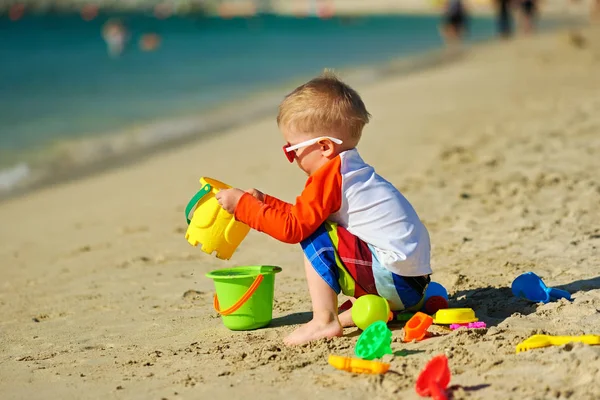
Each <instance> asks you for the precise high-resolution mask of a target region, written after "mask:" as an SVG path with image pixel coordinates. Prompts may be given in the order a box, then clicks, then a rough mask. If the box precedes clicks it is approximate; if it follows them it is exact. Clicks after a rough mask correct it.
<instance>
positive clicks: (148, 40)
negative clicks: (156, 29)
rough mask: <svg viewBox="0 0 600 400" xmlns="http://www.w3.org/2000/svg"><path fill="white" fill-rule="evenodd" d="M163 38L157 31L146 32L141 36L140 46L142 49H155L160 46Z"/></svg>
mask: <svg viewBox="0 0 600 400" xmlns="http://www.w3.org/2000/svg"><path fill="white" fill-rule="evenodd" d="M160 42H161V38H160V36H159V35H158V34H157V33H145V34H143V35H142V37H141V38H140V42H139V47H140V49H141V50H142V51H154V50H156V49H158V47H159V46H160Z"/></svg>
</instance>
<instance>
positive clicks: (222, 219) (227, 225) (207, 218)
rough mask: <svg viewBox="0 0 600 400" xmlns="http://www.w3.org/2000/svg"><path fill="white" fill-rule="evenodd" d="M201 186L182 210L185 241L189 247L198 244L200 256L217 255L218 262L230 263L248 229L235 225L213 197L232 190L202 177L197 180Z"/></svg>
mask: <svg viewBox="0 0 600 400" xmlns="http://www.w3.org/2000/svg"><path fill="white" fill-rule="evenodd" d="M200 184H201V185H202V188H201V189H200V190H199V191H198V193H196V194H195V195H194V197H192V199H191V200H190V201H189V203H188V205H187V207H186V208H185V219H186V221H187V223H188V229H187V232H186V233H185V238H186V239H187V241H188V242H189V243H190V244H191V245H192V246H197V245H198V244H201V245H202V247H201V249H202V251H203V252H205V253H208V254H212V253H213V252H215V251H216V252H217V258H220V259H222V260H229V259H230V258H231V256H232V255H233V252H234V251H235V249H236V248H237V247H238V246H239V245H240V243H242V240H244V238H245V237H246V235H247V234H248V232H249V231H250V227H249V226H248V225H246V224H243V223H241V222H239V221H236V220H235V218H234V217H233V215H231V214H229V213H228V212H227V211H225V210H224V209H223V208H222V207H221V206H220V205H219V202H218V201H217V199H216V197H215V195H216V194H217V193H218V192H219V190H224V189H230V188H231V186H229V185H226V184H224V183H223V182H219V181H217V180H216V179H210V178H205V177H202V178H200ZM190 215H192V217H191V219H190Z"/></svg>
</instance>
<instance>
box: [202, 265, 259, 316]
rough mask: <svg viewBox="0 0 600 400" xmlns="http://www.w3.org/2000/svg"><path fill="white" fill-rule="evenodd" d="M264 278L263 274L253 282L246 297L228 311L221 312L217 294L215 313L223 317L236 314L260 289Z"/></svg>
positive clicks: (214, 304)
mask: <svg viewBox="0 0 600 400" xmlns="http://www.w3.org/2000/svg"><path fill="white" fill-rule="evenodd" d="M263 279H264V276H263V275H262V274H259V275H258V276H257V277H256V279H255V280H254V282H252V285H250V287H249V288H248V290H247V291H246V293H244V295H243V296H242V297H241V298H240V299H239V300H238V301H237V302H236V303H235V304H234V305H232V306H231V307H229V308H228V309H226V310H220V308H221V307H220V306H219V299H218V297H217V294H216V293H215V295H214V297H213V307H214V308H215V311H216V312H218V313H219V314H221V315H230V314H233V313H234V312H236V311H237V310H238V309H239V308H240V307H241V306H243V305H244V303H245V302H247V301H248V299H250V297H252V295H253V294H254V292H256V290H257V289H258V287H259V286H260V283H261V282H262V281H263Z"/></svg>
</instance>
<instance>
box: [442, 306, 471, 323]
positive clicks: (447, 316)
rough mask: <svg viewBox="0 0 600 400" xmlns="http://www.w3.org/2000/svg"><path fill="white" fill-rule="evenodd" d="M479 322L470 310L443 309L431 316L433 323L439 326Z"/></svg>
mask: <svg viewBox="0 0 600 400" xmlns="http://www.w3.org/2000/svg"><path fill="white" fill-rule="evenodd" d="M476 321H479V319H478V318H477V317H475V311H473V309H472V308H445V309H442V310H438V311H437V312H436V313H435V314H433V323H434V324H441V325H451V324H468V323H469V322H476Z"/></svg>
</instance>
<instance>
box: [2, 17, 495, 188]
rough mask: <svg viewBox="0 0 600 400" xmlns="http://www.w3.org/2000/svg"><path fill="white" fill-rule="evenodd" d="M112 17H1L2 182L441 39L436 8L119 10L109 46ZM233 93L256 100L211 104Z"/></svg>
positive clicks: (43, 172) (476, 27)
mask: <svg viewBox="0 0 600 400" xmlns="http://www.w3.org/2000/svg"><path fill="white" fill-rule="evenodd" d="M114 17H116V16H115V15H100V16H99V17H98V18H96V19H95V20H93V21H90V22H86V21H84V20H82V19H81V18H80V17H79V15H62V16H59V15H45V16H26V17H25V18H23V19H22V20H19V21H16V22H12V21H9V20H8V19H7V18H0V60H2V61H1V62H0V192H1V191H3V190H4V191H7V190H10V189H11V188H13V187H15V186H22V185H25V184H27V183H32V182H36V181H39V180H42V179H46V178H49V177H51V175H52V174H54V173H60V172H61V171H66V170H68V169H71V168H73V166H74V165H76V166H81V165H84V164H86V163H91V162H98V161H100V160H102V159H103V158H106V157H112V156H115V155H121V156H123V155H125V156H126V154H127V152H128V151H132V150H135V149H138V148H139V147H143V146H151V145H156V144H157V143H163V142H167V141H169V140H171V139H173V140H174V139H180V138H181V137H184V136H189V135H198V134H201V133H202V132H206V131H208V130H211V129H215V127H219V126H226V125H227V124H229V123H232V122H235V121H237V122H241V121H242V120H243V119H245V118H249V117H251V116H252V115H254V114H256V112H258V110H259V109H263V111H264V109H265V108H269V107H271V108H272V107H273V106H274V105H275V104H276V102H277V100H279V98H281V97H282V96H283V95H284V94H285V93H286V92H287V91H289V90H291V89H292V88H293V87H292V86H286V83H288V84H289V82H291V81H292V80H296V79H299V78H304V77H310V76H312V75H314V74H318V73H319V72H320V71H321V70H322V69H323V68H326V67H327V68H337V69H342V70H343V69H344V68H356V67H368V66H371V65H378V64H379V65H380V64H382V63H386V62H389V61H390V60H393V59H396V58H398V57H403V56H409V55H413V54H416V53H419V52H426V51H429V50H433V49H436V48H440V47H441V46H442V41H441V38H440V36H439V33H438V28H437V26H438V23H439V18H437V17H435V16H428V17H427V16H365V17H355V18H332V19H325V20H321V19H318V18H301V19H296V18H292V17H278V16H271V15H262V16H258V17H254V18H249V19H246V18H236V19H228V20H225V19H219V18H207V17H200V16H197V17H193V16H190V17H172V18H169V19H166V20H158V19H156V18H154V17H152V16H150V15H132V14H127V15H120V16H118V17H120V18H121V19H122V20H123V21H124V22H125V23H126V25H127V27H128V30H129V35H130V40H129V42H128V47H127V49H126V50H125V52H124V53H123V54H122V55H121V56H120V57H117V58H115V57H110V56H109V54H108V52H107V47H106V44H105V42H104V41H103V39H102V36H101V31H102V26H103V24H104V23H105V22H106V21H107V20H108V19H109V18H114ZM144 33H156V34H158V35H160V37H161V40H162V42H161V45H160V47H159V48H158V49H157V50H156V51H153V52H144V51H142V50H140V48H139V46H138V42H139V39H140V37H141V35H142V34H144ZM494 34H495V26H494V22H493V20H491V19H489V18H475V19H473V20H472V21H471V25H470V35H469V40H471V41H477V40H484V39H488V38H491V37H493V36H494ZM274 87H281V88H282V91H281V93H280V94H279V97H278V98H277V99H273V98H269V99H266V100H265V99H263V100H264V101H263V103H260V102H254V101H252V100H251V99H252V96H253V94H254V93H257V92H259V91H261V90H265V89H268V88H274ZM240 99H249V100H248V103H249V104H251V105H252V106H253V107H251V108H250V109H246V111H245V112H236V113H232V112H229V113H227V112H224V111H222V109H221V111H220V112H216V113H215V112H211V110H214V109H215V108H216V107H222V106H223V105H226V104H228V103H229V102H231V101H239V100H240ZM230 111H231V110H230ZM273 112H274V111H273ZM234 120H235V121H234Z"/></svg>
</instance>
